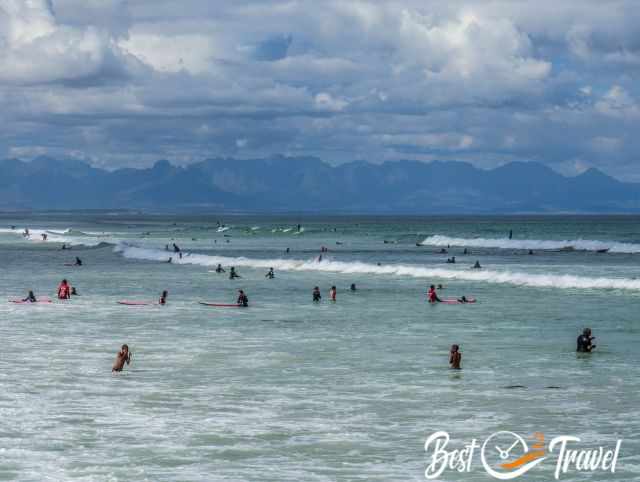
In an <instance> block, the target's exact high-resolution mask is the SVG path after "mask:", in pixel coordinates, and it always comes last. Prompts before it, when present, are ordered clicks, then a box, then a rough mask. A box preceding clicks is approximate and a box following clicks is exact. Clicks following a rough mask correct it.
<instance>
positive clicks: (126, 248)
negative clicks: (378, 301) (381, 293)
mask: <svg viewBox="0 0 640 482" xmlns="http://www.w3.org/2000/svg"><path fill="white" fill-rule="evenodd" d="M115 250H116V251H117V252H120V253H122V255H123V256H124V257H126V258H132V259H140V260H149V261H162V262H166V261H167V260H168V258H169V256H171V255H170V254H168V253H167V252H166V251H162V250H157V249H148V248H140V247H137V246H133V245H129V244H124V243H121V244H119V245H117V246H116V248H115ZM172 258H173V259H172V261H173V262H174V263H176V264H194V265H199V266H217V265H218V264H223V265H225V266H235V267H248V268H271V267H273V268H275V269H277V270H281V271H322V272H330V273H343V274H373V275H392V276H405V277H406V276H409V277H413V278H424V279H429V280H433V279H449V280H463V281H474V282H485V283H502V284H511V285H516V286H530V287H536V288H562V289H620V290H634V291H640V280H635V279H628V278H605V277H587V276H577V275H569V274H566V275H563V274H551V273H550V274H532V273H525V272H517V271H497V270H486V269H482V270H472V269H469V268H460V269H445V268H425V267H422V266H415V265H400V264H398V265H395V264H387V265H380V266H378V265H375V264H370V263H362V262H344V261H332V260H328V259H325V260H324V261H322V262H318V261H317V258H316V259H313V260H290V259H252V258H245V257H238V258H232V257H226V256H210V255H204V254H191V255H190V256H184V257H183V258H182V259H179V258H178V257H177V256H173V257H172Z"/></svg>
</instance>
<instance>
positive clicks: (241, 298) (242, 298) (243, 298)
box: [237, 290, 249, 308]
mask: <svg viewBox="0 0 640 482" xmlns="http://www.w3.org/2000/svg"><path fill="white" fill-rule="evenodd" d="M237 303H238V306H243V307H245V308H246V307H247V306H249V298H248V297H247V295H246V294H245V293H244V291H242V290H238V301H237Z"/></svg>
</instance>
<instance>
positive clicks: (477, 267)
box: [473, 260, 482, 269]
mask: <svg viewBox="0 0 640 482" xmlns="http://www.w3.org/2000/svg"><path fill="white" fill-rule="evenodd" d="M481 268H482V266H480V261H478V260H476V264H474V265H473V269H481Z"/></svg>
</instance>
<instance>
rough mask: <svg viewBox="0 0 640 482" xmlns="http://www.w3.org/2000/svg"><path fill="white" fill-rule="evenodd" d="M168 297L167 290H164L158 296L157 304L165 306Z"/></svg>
mask: <svg viewBox="0 0 640 482" xmlns="http://www.w3.org/2000/svg"><path fill="white" fill-rule="evenodd" d="M168 295H169V293H168V292H167V290H164V291H163V292H162V294H161V295H160V301H158V303H159V304H161V305H166V304H167V296H168Z"/></svg>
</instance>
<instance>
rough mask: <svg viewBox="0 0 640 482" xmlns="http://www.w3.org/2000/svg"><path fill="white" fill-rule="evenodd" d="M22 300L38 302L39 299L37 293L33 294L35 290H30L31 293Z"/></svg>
mask: <svg viewBox="0 0 640 482" xmlns="http://www.w3.org/2000/svg"><path fill="white" fill-rule="evenodd" d="M22 301H24V302H25V303H37V302H38V300H37V299H36V295H34V294H33V291H29V294H28V295H27V297H26V298H25V299H23V300H22Z"/></svg>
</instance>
